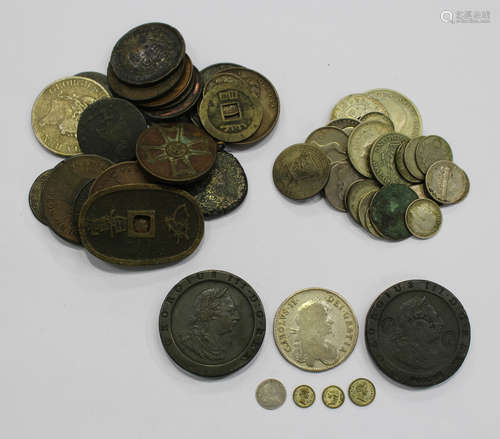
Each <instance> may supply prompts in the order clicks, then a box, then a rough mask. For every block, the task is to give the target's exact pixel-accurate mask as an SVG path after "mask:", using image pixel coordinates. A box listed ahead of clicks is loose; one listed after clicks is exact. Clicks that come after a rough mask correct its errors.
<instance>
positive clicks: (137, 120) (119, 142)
mask: <svg viewBox="0 0 500 439" xmlns="http://www.w3.org/2000/svg"><path fill="white" fill-rule="evenodd" d="M145 129H146V120H145V119H144V116H143V115H142V114H141V112H140V111H139V110H138V109H137V108H136V107H135V106H134V105H133V104H131V103H130V102H128V101H126V100H124V99H119V98H108V99H101V100H99V101H96V102H94V103H93V104H91V105H89V106H88V107H87V108H86V109H85V110H84V111H83V113H82V115H81V116H80V121H79V122H78V129H77V137H78V143H79V144H80V149H81V150H82V151H83V152H84V153H85V154H97V155H100V156H102V157H106V158H108V159H110V160H112V161H114V162H123V161H126V160H133V159H135V144H136V142H137V138H138V137H139V134H141V133H142V132H143V131H144V130H145Z"/></svg>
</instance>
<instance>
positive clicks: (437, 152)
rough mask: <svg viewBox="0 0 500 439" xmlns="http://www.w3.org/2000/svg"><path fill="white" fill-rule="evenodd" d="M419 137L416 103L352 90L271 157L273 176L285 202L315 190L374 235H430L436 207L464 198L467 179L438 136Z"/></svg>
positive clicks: (388, 93)
mask: <svg viewBox="0 0 500 439" xmlns="http://www.w3.org/2000/svg"><path fill="white" fill-rule="evenodd" d="M421 134H422V121H421V118H420V114H419V112H418V110H417V108H416V107H415V105H414V104H413V103H412V102H411V101H410V100H409V99H408V98H406V97H405V96H403V95H401V94H400V93H398V92H396V91H394V90H387V89H376V90H371V91H368V92H366V93H363V94H351V95H348V96H346V97H344V98H342V99H341V100H340V101H339V102H338V103H337V104H336V105H335V106H334V108H333V110H332V113H331V121H330V122H328V124H327V125H326V126H324V127H320V128H318V129H316V130H314V131H313V132H312V133H311V134H310V135H309V136H308V137H307V138H306V140H305V142H304V143H303V144H296V145H292V146H291V147H288V148H287V149H285V150H284V151H283V152H282V153H281V154H280V155H279V156H278V158H277V159H276V162H275V165H274V168H273V179H274V182H275V185H276V186H277V188H278V189H279V190H280V192H281V193H283V194H284V195H286V196H287V197H289V198H292V199H297V200H301V199H305V198H309V197H312V196H314V195H316V194H318V193H320V192H322V193H323V194H324V196H325V198H326V199H327V201H328V202H329V203H330V205H331V206H332V207H334V208H335V209H337V210H340V211H343V212H348V213H349V214H350V216H351V217H352V219H353V220H354V221H355V222H356V223H358V224H360V225H361V226H362V227H363V228H364V229H365V230H367V231H368V232H369V233H370V234H371V235H372V236H375V237H377V238H385V239H390V240H400V239H403V238H406V237H409V236H411V235H413V236H415V237H417V238H421V239H425V238H429V237H431V236H433V235H434V234H436V233H437V231H438V230H439V228H440V226H441V222H442V214H441V209H440V206H441V205H446V204H454V203H457V202H459V201H461V200H463V199H464V198H465V197H466V195H467V193H468V191H469V180H468V177H467V175H466V174H465V172H464V171H463V170H462V169H461V168H459V167H458V166H457V165H456V164H455V163H453V154H452V150H451V147H450V145H449V144H448V142H447V141H446V140H445V139H443V138H442V137H440V136H437V135H429V136H422V135H421ZM381 192H382V193H381Z"/></svg>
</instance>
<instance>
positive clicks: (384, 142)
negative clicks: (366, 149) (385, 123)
mask: <svg viewBox="0 0 500 439" xmlns="http://www.w3.org/2000/svg"><path fill="white" fill-rule="evenodd" d="M360 126H361V125H360ZM409 141H410V139H409V138H408V137H406V136H405V135H403V134H400V133H389V134H385V135H384V136H382V137H379V138H378V139H377V140H376V141H375V142H374V144H373V146H372V148H371V150H370V167H371V169H372V172H373V175H374V176H375V178H376V179H377V180H378V182H379V183H380V184H382V185H387V184H405V185H409V183H408V182H407V181H406V180H405V179H404V178H403V177H401V174H400V173H399V172H398V168H397V167H396V151H397V150H398V148H399V146H400V145H403V144H406V143H408V142H409Z"/></svg>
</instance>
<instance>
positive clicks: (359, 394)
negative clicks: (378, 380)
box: [349, 378, 375, 407]
mask: <svg viewBox="0 0 500 439" xmlns="http://www.w3.org/2000/svg"><path fill="white" fill-rule="evenodd" d="M349 398H350V399H351V401H352V402H353V403H354V404H356V405H358V406H360V407H364V406H365V405H368V404H371V403H372V402H373V400H374V399H375V386H374V385H373V383H372V382H371V381H370V380H367V379H366V378H358V379H356V380H354V381H353V382H352V383H351V384H350V386H349Z"/></svg>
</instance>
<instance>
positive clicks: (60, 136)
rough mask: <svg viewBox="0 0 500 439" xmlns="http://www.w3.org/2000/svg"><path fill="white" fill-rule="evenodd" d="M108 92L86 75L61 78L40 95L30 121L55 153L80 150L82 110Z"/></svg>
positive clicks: (105, 95) (64, 153)
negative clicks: (79, 126)
mask: <svg viewBox="0 0 500 439" xmlns="http://www.w3.org/2000/svg"><path fill="white" fill-rule="evenodd" d="M110 96H111V95H110V94H109V92H108V91H107V90H106V89H105V88H104V87H103V86H102V85H100V84H99V83H97V82H96V81H94V80H92V79H89V78H83V77H76V76H73V77H70V78H63V79H59V80H58V81H55V82H53V83H52V84H50V85H48V86H47V87H45V88H44V89H43V90H42V92H41V93H40V94H39V95H38V97H37V98H36V100H35V103H34V104H33V110H32V111H31V125H32V127H33V131H34V133H35V136H36V138H37V139H38V141H39V142H40V143H41V144H42V146H44V147H45V148H47V149H48V150H49V151H51V152H53V153H54V154H58V155H61V156H74V155H77V154H81V150H80V146H79V145H78V140H77V137H76V133H77V127H78V121H79V120H80V116H81V114H82V113H83V110H85V108H87V107H88V106H89V105H90V104H92V103H94V102H95V101H97V100H99V99H102V98H109V97H110Z"/></svg>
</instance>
